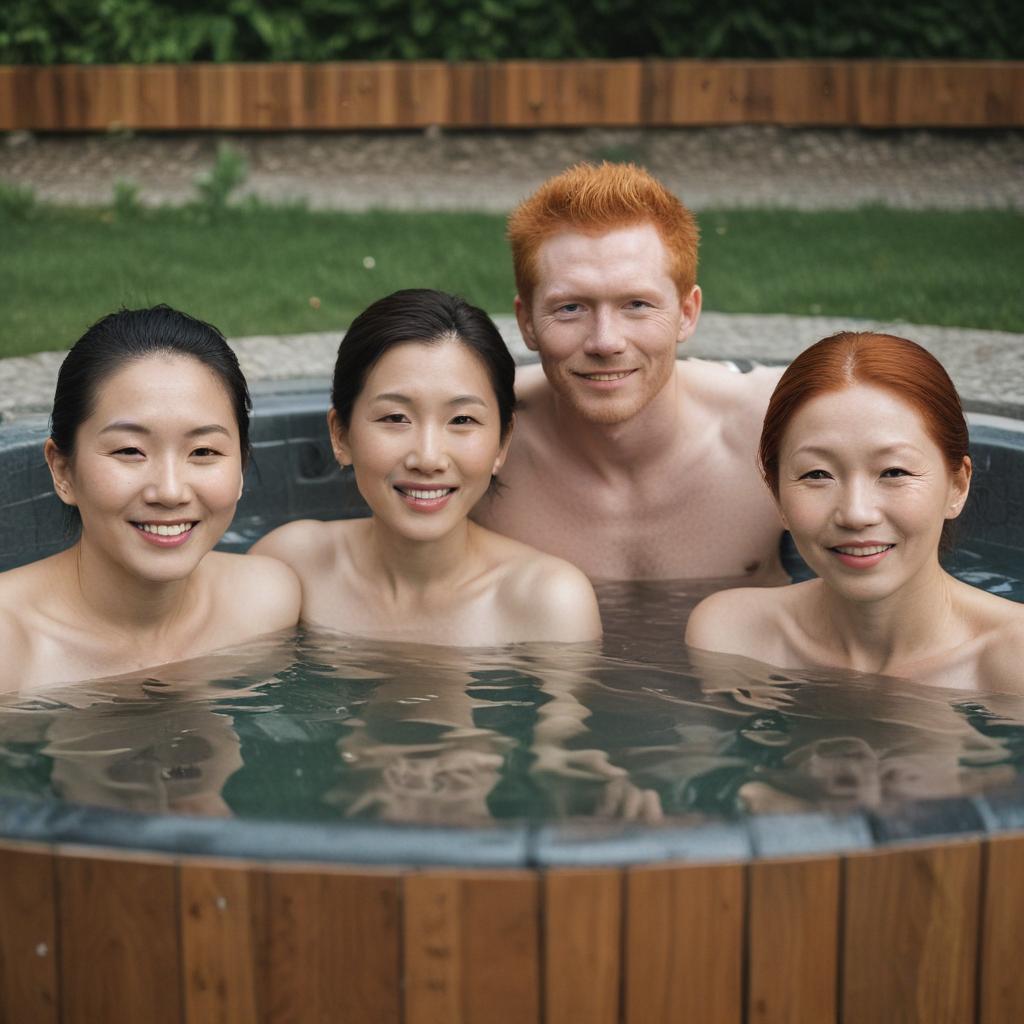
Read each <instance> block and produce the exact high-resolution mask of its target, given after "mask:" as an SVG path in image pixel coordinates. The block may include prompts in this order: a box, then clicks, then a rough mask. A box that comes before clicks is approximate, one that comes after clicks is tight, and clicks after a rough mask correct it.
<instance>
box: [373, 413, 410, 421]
mask: <svg viewBox="0 0 1024 1024" xmlns="http://www.w3.org/2000/svg"><path fill="white" fill-rule="evenodd" d="M377 422H378V423H408V422H409V418H408V417H407V416H406V415H405V413H404V412H390V413H388V414H387V416H381V417H380V418H379V419H378V420H377Z"/></svg>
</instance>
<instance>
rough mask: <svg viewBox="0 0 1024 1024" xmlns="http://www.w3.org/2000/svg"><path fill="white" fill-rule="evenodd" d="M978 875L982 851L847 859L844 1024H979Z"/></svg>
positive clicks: (950, 849) (948, 849)
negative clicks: (976, 1019)
mask: <svg viewBox="0 0 1024 1024" xmlns="http://www.w3.org/2000/svg"><path fill="white" fill-rule="evenodd" d="M980 866H981V850H980V846H979V844H978V843H977V842H965V843H957V844H952V843H948V844H945V845H942V846H930V847H922V848H917V849H906V850H896V851H887V852H884V853H869V854H857V855H853V856H850V857H849V858H848V859H847V861H846V871H845V885H844V894H843V899H844V913H845V927H844V941H843V963H842V972H843V1022H844V1024H875V1022H877V1021H880V1020H893V1021H896V1020H898V1021H903V1022H906V1024H969V1022H973V1020H974V995H975V962H976V955H977V944H978V917H979V907H978V902H979V885H980Z"/></svg>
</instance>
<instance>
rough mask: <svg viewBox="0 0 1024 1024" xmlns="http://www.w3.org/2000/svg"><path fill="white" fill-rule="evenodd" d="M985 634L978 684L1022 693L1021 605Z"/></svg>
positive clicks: (1023, 619) (1023, 639) (1023, 621)
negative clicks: (1018, 612) (1015, 611)
mask: <svg viewBox="0 0 1024 1024" xmlns="http://www.w3.org/2000/svg"><path fill="white" fill-rule="evenodd" d="M1020 612H1021V613H1020V614H1019V615H1014V616H1011V617H1009V618H1007V620H1006V621H1004V622H1003V623H1002V624H1001V625H1000V626H998V627H997V628H996V629H993V630H991V631H990V632H989V634H988V635H987V636H986V637H985V642H984V646H983V648H982V651H981V655H980V657H979V659H978V685H979V687H980V688H981V689H983V690H993V691H995V692H998V693H1016V694H1024V608H1022V609H1020Z"/></svg>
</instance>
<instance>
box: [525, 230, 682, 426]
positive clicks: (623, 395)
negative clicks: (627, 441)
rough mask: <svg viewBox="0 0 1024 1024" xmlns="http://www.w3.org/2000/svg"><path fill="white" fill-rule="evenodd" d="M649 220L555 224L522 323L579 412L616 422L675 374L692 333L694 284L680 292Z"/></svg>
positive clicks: (562, 395) (633, 411)
mask: <svg viewBox="0 0 1024 1024" xmlns="http://www.w3.org/2000/svg"><path fill="white" fill-rule="evenodd" d="M668 267H669V259H668V253H667V252H666V249H665V245H664V243H663V242H662V240H661V237H660V236H659V234H658V232H657V229H656V228H655V227H654V225H653V224H649V223H648V224H638V225H634V226H631V227H625V228H617V229H615V230H613V231H608V232H606V233H605V234H601V235H588V234H582V233H580V232H575V231H563V232H560V233H558V234H556V235H553V236H552V237H551V238H549V239H547V241H545V242H544V243H542V244H541V246H540V248H539V250H538V252H537V284H536V287H535V288H534V291H533V295H532V298H531V301H530V304H529V306H528V307H527V305H526V304H525V303H523V302H521V301H520V300H519V299H517V300H516V314H517V316H518V319H519V326H520V330H521V331H522V333H523V338H524V339H525V341H526V344H527V346H528V347H529V348H531V349H533V350H534V351H535V352H538V353H539V355H540V361H541V364H542V366H543V367H544V373H545V374H546V375H547V378H548V380H549V381H550V382H551V386H552V388H554V390H555V392H556V393H557V394H558V395H559V397H560V398H561V399H563V400H564V401H565V402H566V403H567V404H568V406H569V407H570V408H571V409H572V410H573V411H575V412H576V413H577V414H578V415H579V416H580V417H582V418H583V419H586V420H590V421H591V422H594V423H601V424H608V425H611V424H616V423H623V422H625V421H627V420H629V419H631V418H632V417H633V416H635V415H636V414H637V413H638V412H640V411H641V410H642V409H644V408H645V407H646V406H647V405H648V404H649V403H650V402H651V401H652V400H653V399H654V398H655V396H657V395H658V394H660V393H661V392H662V391H663V390H664V389H665V388H666V387H667V386H669V384H670V382H671V380H672V379H673V373H674V370H675V363H676V345H677V344H678V343H679V342H680V341H683V340H684V339H685V338H688V337H689V336H690V334H692V333H693V330H694V327H695V326H696V323H697V317H698V316H699V314H700V289H699V288H697V287H694V288H693V289H692V290H691V291H690V293H689V294H688V295H686V296H684V297H680V295H679V292H678V290H677V288H676V284H675V282H674V281H673V280H672V277H671V276H670V274H669V270H668Z"/></svg>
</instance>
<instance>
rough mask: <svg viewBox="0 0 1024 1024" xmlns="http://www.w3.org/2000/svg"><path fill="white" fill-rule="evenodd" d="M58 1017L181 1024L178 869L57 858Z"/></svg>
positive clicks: (92, 1022) (110, 1023)
mask: <svg viewBox="0 0 1024 1024" xmlns="http://www.w3.org/2000/svg"><path fill="white" fill-rule="evenodd" d="M57 883H58V893H59V903H58V906H59V909H58V914H59V919H60V951H61V953H60V984H61V997H62V1004H63V1024H96V1022H97V1021H103V1024H122V1022H123V1024H138V1022H139V1021H146V1024H180V1020H181V992H180V974H181V970H180V959H179V950H178V913H177V904H178V900H177V869H176V868H175V867H174V865H173V864H171V863H169V862H157V861H148V860H141V859H140V860H132V859H128V858H126V857H120V858H118V859H116V860H105V859H103V858H100V857H89V856H72V855H70V854H67V855H61V856H59V857H58V859H57Z"/></svg>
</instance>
